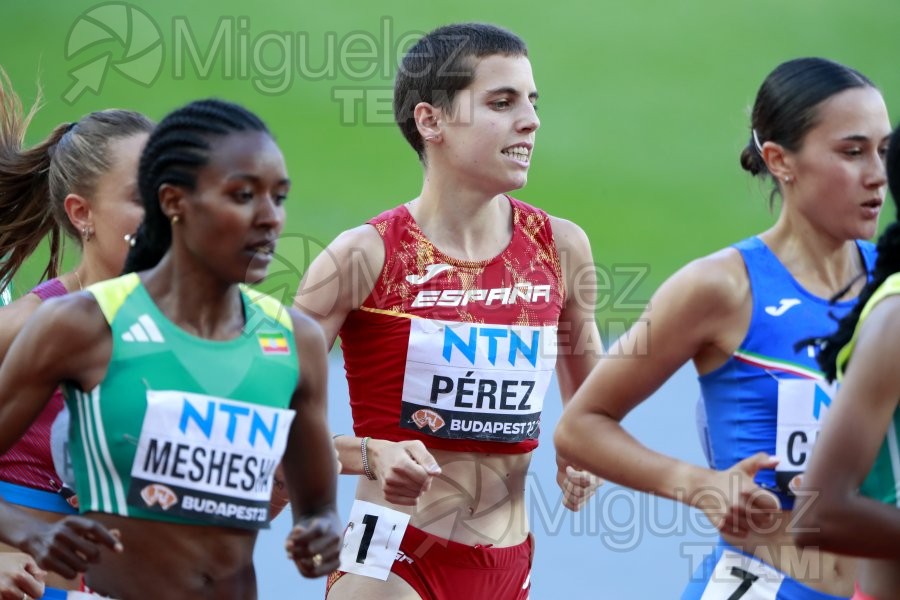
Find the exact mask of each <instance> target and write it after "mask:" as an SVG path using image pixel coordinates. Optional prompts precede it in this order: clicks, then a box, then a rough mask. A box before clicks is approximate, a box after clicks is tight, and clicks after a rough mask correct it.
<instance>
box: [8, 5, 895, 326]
mask: <svg viewBox="0 0 900 600" xmlns="http://www.w3.org/2000/svg"><path fill="white" fill-rule="evenodd" d="M0 15H2V17H0V48H2V53H0V64H2V65H3V67H4V68H5V69H6V70H7V71H8V73H9V75H10V77H11V78H12V81H13V83H14V86H15V88H16V90H17V91H18V92H19V94H20V95H21V96H22V97H23V99H24V100H25V102H26V103H29V102H31V101H32V100H33V99H34V97H35V92H36V82H37V81H40V83H41V85H42V86H43V90H44V100H45V106H44V107H43V109H42V110H41V111H40V113H39V114H38V116H37V118H36V119H35V121H34V123H33V125H32V127H31V130H30V131H29V133H28V142H29V143H34V142H36V141H38V140H39V139H41V138H43V137H44V136H45V135H46V134H47V133H48V132H49V131H50V129H51V128H52V127H53V126H54V125H56V124H57V123H59V122H60V121H63V120H74V119H77V118H78V117H79V116H81V115H83V114H84V113H87V112H89V111H92V110H96V109H101V108H108V107H123V108H132V109H136V110H140V111H143V112H145V113H146V114H147V115H149V116H151V117H153V118H155V119H159V118H161V117H162V116H163V115H164V114H165V113H166V112H168V111H169V110H171V109H173V108H175V107H177V106H179V105H181V104H183V103H185V102H187V101H190V100H193V99H196V98H199V97H206V96H218V97H222V98H226V99H229V100H233V101H236V102H240V103H243V104H245V105H246V106H248V107H249V108H251V109H252V110H254V111H256V112H257V113H258V114H260V115H261V116H262V117H263V118H264V119H265V120H266V121H267V122H268V123H269V125H270V127H271V129H272V131H273V132H275V134H276V136H277V137H278V140H279V142H280V144H281V147H282V149H283V151H284V154H285V156H286V158H287V162H288V167H289V170H290V174H291V177H292V179H293V180H294V188H293V192H292V194H291V198H290V199H289V204H288V211H289V223H288V225H287V227H286V229H285V238H284V243H282V244H281V245H280V246H279V255H280V259H281V260H280V262H279V264H278V266H277V268H275V269H273V275H272V277H271V278H270V281H269V282H268V284H267V286H268V287H269V289H270V290H271V291H274V292H277V293H279V294H283V297H284V299H290V297H291V294H292V293H293V291H294V290H295V289H296V284H297V281H298V278H299V276H300V275H301V273H302V272H303V270H304V269H305V268H306V266H307V265H308V263H309V261H310V259H311V258H312V256H313V255H314V254H315V253H316V252H317V251H318V249H320V248H321V246H322V245H323V244H325V243H327V242H328V241H330V240H331V239H332V238H333V237H334V236H335V235H336V234H337V233H338V232H340V231H341V230H343V229H346V228H349V227H351V226H354V225H356V224H359V223H361V222H363V221H365V220H366V219H367V218H368V217H370V216H373V215H375V214H377V213H378V212H380V211H382V210H383V209H386V208H389V207H391V206H393V205H395V204H398V203H400V202H403V201H406V200H408V199H410V198H412V197H414V196H415V195H417V193H418V191H419V188H420V185H421V169H420V166H419V164H418V162H417V160H416V158H415V155H414V154H413V152H412V151H411V150H410V148H409V147H408V146H407V145H406V142H405V141H404V140H403V139H402V137H401V136H400V134H399V132H398V131H397V129H396V127H395V126H394V125H393V124H392V121H391V118H390V104H389V101H388V100H387V98H388V97H389V91H388V90H389V89H390V86H391V81H392V77H393V72H394V68H393V67H394V65H395V64H396V61H397V56H398V54H400V53H401V51H402V48H403V47H405V46H406V45H407V44H408V43H409V41H410V39H411V36H414V35H415V34H416V33H417V32H423V31H427V30H429V29H432V28H433V27H435V26H437V25H440V24H443V23H447V22H452V21H460V20H480V21H488V22H493V23H497V24H501V25H503V26H506V27H508V28H509V29H511V30H513V31H515V32H517V33H518V34H520V35H521V36H522V37H523V38H524V39H525V40H526V41H527V43H528V45H529V49H530V55H531V59H532V62H533V65H534V72H535V78H536V81H537V84H538V88H539V90H540V94H541V100H540V106H539V114H540V117H541V120H542V126H541V130H540V132H539V134H538V136H537V145H536V151H535V158H534V162H533V166H532V169H531V174H530V183H529V185H528V187H527V188H525V189H524V190H521V191H519V192H517V193H516V194H515V195H516V196H518V197H520V198H522V199H524V200H526V201H528V202H531V203H533V204H536V205H538V206H540V207H542V208H544V209H545V210H548V211H549V212H551V213H553V214H555V215H558V216H561V217H566V218H569V219H572V220H574V221H576V222H577V223H579V224H580V225H581V226H582V227H583V228H584V229H585V230H586V231H587V233H588V235H589V237H590V239H591V242H592V245H593V252H594V257H595V259H596V262H597V264H598V269H600V270H601V271H602V273H601V282H603V281H606V278H607V276H609V285H608V286H604V287H603V288H602V289H601V290H600V291H601V297H600V304H601V309H600V312H599V314H600V323H601V330H602V332H603V333H604V335H606V336H607V337H614V336H616V335H618V334H619V333H621V331H622V329H623V328H624V326H625V325H626V324H627V322H628V321H629V320H631V319H633V318H634V317H635V316H637V314H638V312H639V309H640V307H641V306H642V305H643V303H644V302H646V300H647V299H648V298H649V296H650V293H651V292H652V290H653V289H654V288H655V287H656V286H657V285H658V284H659V283H660V282H661V281H662V280H663V279H664V278H665V277H667V276H668V275H670V274H671V273H672V272H673V271H674V270H675V269H677V268H678V266H680V265H682V264H684V263H685V262H687V261H689V260H690V259H692V258H695V257H698V256H701V255H703V254H706V253H709V252H711V251H714V250H716V249H717V248H720V247H722V246H724V245H727V244H729V243H731V242H733V241H736V240H738V239H740V238H742V237H745V236H747V235H750V234H752V233H755V232H757V231H759V230H762V229H764V228H765V227H767V226H768V225H769V224H770V223H771V222H772V221H773V215H771V214H770V213H769V210H768V208H767V202H766V197H767V195H768V191H769V187H768V184H761V183H759V182H757V181H756V180H752V179H751V178H750V177H749V175H748V174H746V173H744V172H743V171H742V170H741V169H740V167H739V164H738V154H739V152H740V150H741V148H742V147H743V146H744V144H745V143H746V141H747V139H748V133H749V125H748V113H749V106H750V105H751V103H752V101H753V98H754V95H755V93H756V90H757V88H758V86H759V84H760V83H761V82H762V80H763V78H764V77H765V76H766V74H767V73H768V72H769V71H770V70H771V69H772V68H773V67H774V66H775V65H777V64H778V63H779V62H781V61H783V60H786V59H789V58H792V57H797V56H804V55H821V56H825V57H828V58H832V59H835V60H837V61H840V62H844V63H846V64H848V65H851V66H854V67H856V68H858V69H860V70H861V71H863V72H864V73H866V74H867V75H868V76H869V77H871V78H872V79H873V80H874V81H875V82H876V83H878V84H879V85H880V87H881V88H882V90H883V91H884V94H885V97H886V99H887V103H888V107H889V109H892V112H893V113H894V114H900V113H898V111H900V106H898V102H900V81H898V77H897V73H898V71H897V65H896V59H895V55H894V51H893V50H892V48H893V49H896V48H897V43H896V41H895V39H896V37H897V25H898V23H900V3H898V2H897V1H896V0H858V1H856V2H843V1H838V0H832V1H827V2H826V1H813V0H793V1H789V2H785V1H784V0H756V1H754V2H746V1H744V2H735V1H725V2H713V1H694V2H688V1H679V0H644V1H641V2H626V1H622V0H619V1H601V2H588V1H574V0H558V1H555V2H552V3H541V4H538V3H530V2H519V3H509V2H503V3H485V2H475V1H474V0H456V1H455V2H443V3H422V2H416V3H406V2H399V1H386V2H361V1H357V2H350V1H347V0H339V1H334V2H327V3H313V2H296V1H287V0H279V1H262V2H256V3H247V2H233V1H223V2H219V3H217V5H216V6H212V5H211V4H207V3H202V2H194V1H182V2H173V1H168V0H167V1H161V2H155V3H152V4H149V3H148V4H146V5H137V4H125V3H118V2H112V3H105V4H103V3H100V4H98V3H92V2H80V1H75V2H58V1H50V0H30V1H27V2H23V1H9V0H8V1H6V2H4V3H3V6H2V8H0ZM217 36H221V37H217ZM363 55H367V56H368V58H360V57H361V56H363ZM73 73H74V75H73ZM76 75H77V78H76V77H75V76H76ZM91 88H96V90H94V89H91ZM354 103H355V110H353V109H351V108H350V107H351V106H354ZM892 212H893V211H892V210H889V214H888V215H887V218H891V217H892ZM71 248H72V246H70V249H71ZM72 252H74V250H72ZM72 252H70V254H69V256H68V262H69V264H71V261H72V259H73V258H74V256H72ZM40 258H42V257H38V259H36V260H32V261H31V263H30V264H29V265H27V267H26V268H25V269H24V270H23V271H22V272H21V273H20V275H19V276H18V278H17V281H16V293H17V294H20V293H21V292H22V291H23V290H27V289H28V288H29V287H30V286H31V285H32V284H34V283H35V282H36V278H37V277H38V275H39V273H40V270H41V269H40V267H42V266H43V262H42V261H41V260H40ZM641 273H644V274H643V275H636V274H641Z"/></svg>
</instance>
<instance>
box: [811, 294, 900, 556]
mask: <svg viewBox="0 0 900 600" xmlns="http://www.w3.org/2000/svg"><path fill="white" fill-rule="evenodd" d="M897 356H900V298H898V297H892V298H887V299H885V300H882V301H881V302H880V303H879V304H878V305H877V306H876V307H875V308H874V309H873V310H872V313H871V314H870V315H869V316H868V318H867V319H866V321H865V322H864V323H863V326H862V328H861V330H860V334H859V339H858V341H857V343H856V347H855V348H854V350H853V357H852V360H851V362H850V365H849V368H848V369H847V374H846V377H845V378H844V381H843V382H842V384H841V387H840V390H839V391H838V393H837V397H836V398H835V400H834V402H833V404H832V406H831V408H830V409H829V414H828V418H827V419H826V420H825V425H824V427H823V428H822V432H821V434H820V435H819V437H818V439H817V441H816V447H815V450H814V451H813V455H812V458H811V460H810V464H809V469H807V471H806V473H805V474H804V475H803V477H802V480H801V491H800V492H799V493H798V496H797V505H796V507H795V509H794V514H795V515H796V519H797V522H796V524H795V525H796V527H795V528H794V529H795V532H794V540H795V541H796V542H797V544H798V545H799V546H814V547H820V548H821V549H822V550H825V551H828V552H836V553H839V554H847V555H851V556H863V557H867V558H886V559H895V558H897V557H898V556H900V510H898V509H897V507H896V506H891V505H888V504H884V503H882V502H878V501H876V500H873V499H871V498H866V497H864V496H861V495H860V494H859V486H860V485H861V484H862V483H863V481H864V480H865V478H866V476H867V475H868V474H869V471H870V469H871V468H872V465H873V463H874V462H875V459H876V456H877V454H878V452H879V450H880V448H881V446H882V445H883V444H884V443H885V438H886V434H887V432H888V431H889V430H891V429H892V428H893V427H894V424H893V419H894V413H895V411H896V410H897V401H898V400H897V399H898V398H900V370H898V369H897V364H896V363H897ZM848 449H852V451H848ZM895 476H896V475H895Z"/></svg>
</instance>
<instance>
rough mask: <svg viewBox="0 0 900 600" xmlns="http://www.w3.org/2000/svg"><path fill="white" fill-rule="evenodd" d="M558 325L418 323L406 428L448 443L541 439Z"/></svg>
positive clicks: (413, 331)
mask: <svg viewBox="0 0 900 600" xmlns="http://www.w3.org/2000/svg"><path fill="white" fill-rule="evenodd" d="M555 366H556V327H555V326H546V327H530V326H507V325H482V324H475V323H458V322H449V321H435V320H431V319H413V320H412V321H411V322H410V332H409V349H408V351H407V355H406V373H405V376H404V379H403V399H402V411H401V422H400V424H401V427H405V428H408V429H414V430H418V431H422V432H423V433H426V434H428V435H433V436H435V437H442V438H449V439H471V440H484V441H495V442H520V441H522V440H526V439H535V438H537V436H538V432H539V429H540V427H539V426H540V418H541V410H542V409H543V406H544V395H545V394H546V392H547V386H548V385H549V384H550V379H551V377H552V376H553V369H554V367H555Z"/></svg>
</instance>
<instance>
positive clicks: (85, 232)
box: [81, 225, 94, 242]
mask: <svg viewBox="0 0 900 600" xmlns="http://www.w3.org/2000/svg"><path fill="white" fill-rule="evenodd" d="M92 237H94V228H93V227H91V226H90V225H85V226H84V227H82V228H81V239H83V240H84V241H85V242H89V241H91V238H92Z"/></svg>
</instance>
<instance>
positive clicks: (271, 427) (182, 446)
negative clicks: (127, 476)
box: [128, 391, 294, 529]
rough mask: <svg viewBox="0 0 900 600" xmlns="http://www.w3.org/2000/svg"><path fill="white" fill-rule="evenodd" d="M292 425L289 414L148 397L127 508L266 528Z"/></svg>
mask: <svg viewBox="0 0 900 600" xmlns="http://www.w3.org/2000/svg"><path fill="white" fill-rule="evenodd" d="M293 419H294V411H292V410H287V409H279V408H272V407H269V406H260V405H258V404H251V403H248V402H241V401H238V400H229V399H223V398H216V397H213V396H205V395H201V394H192V393H187V392H179V391H163V392H160V391H151V392H147V413H146V414H145V416H144V423H143V426H142V427H141V436H140V439H139V441H138V448H137V452H136V453H135V457H134V463H133V465H132V468H131V486H130V487H129V490H128V503H129V504H130V505H132V506H136V507H139V508H141V509H144V510H150V511H154V512H161V513H165V514H170V515H176V516H178V517H182V518H187V519H191V520H194V521H201V522H207V523H210V524H216V525H225V526H231V527H241V528H250V529H258V528H261V527H265V525H266V523H267V522H268V508H269V498H270V496H271V494H272V478H273V475H274V471H275V467H277V466H278V463H279V462H280V461H281V457H282V455H283V454H284V449H285V446H286V445H287V436H288V431H289V429H290V426H291V421H293Z"/></svg>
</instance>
